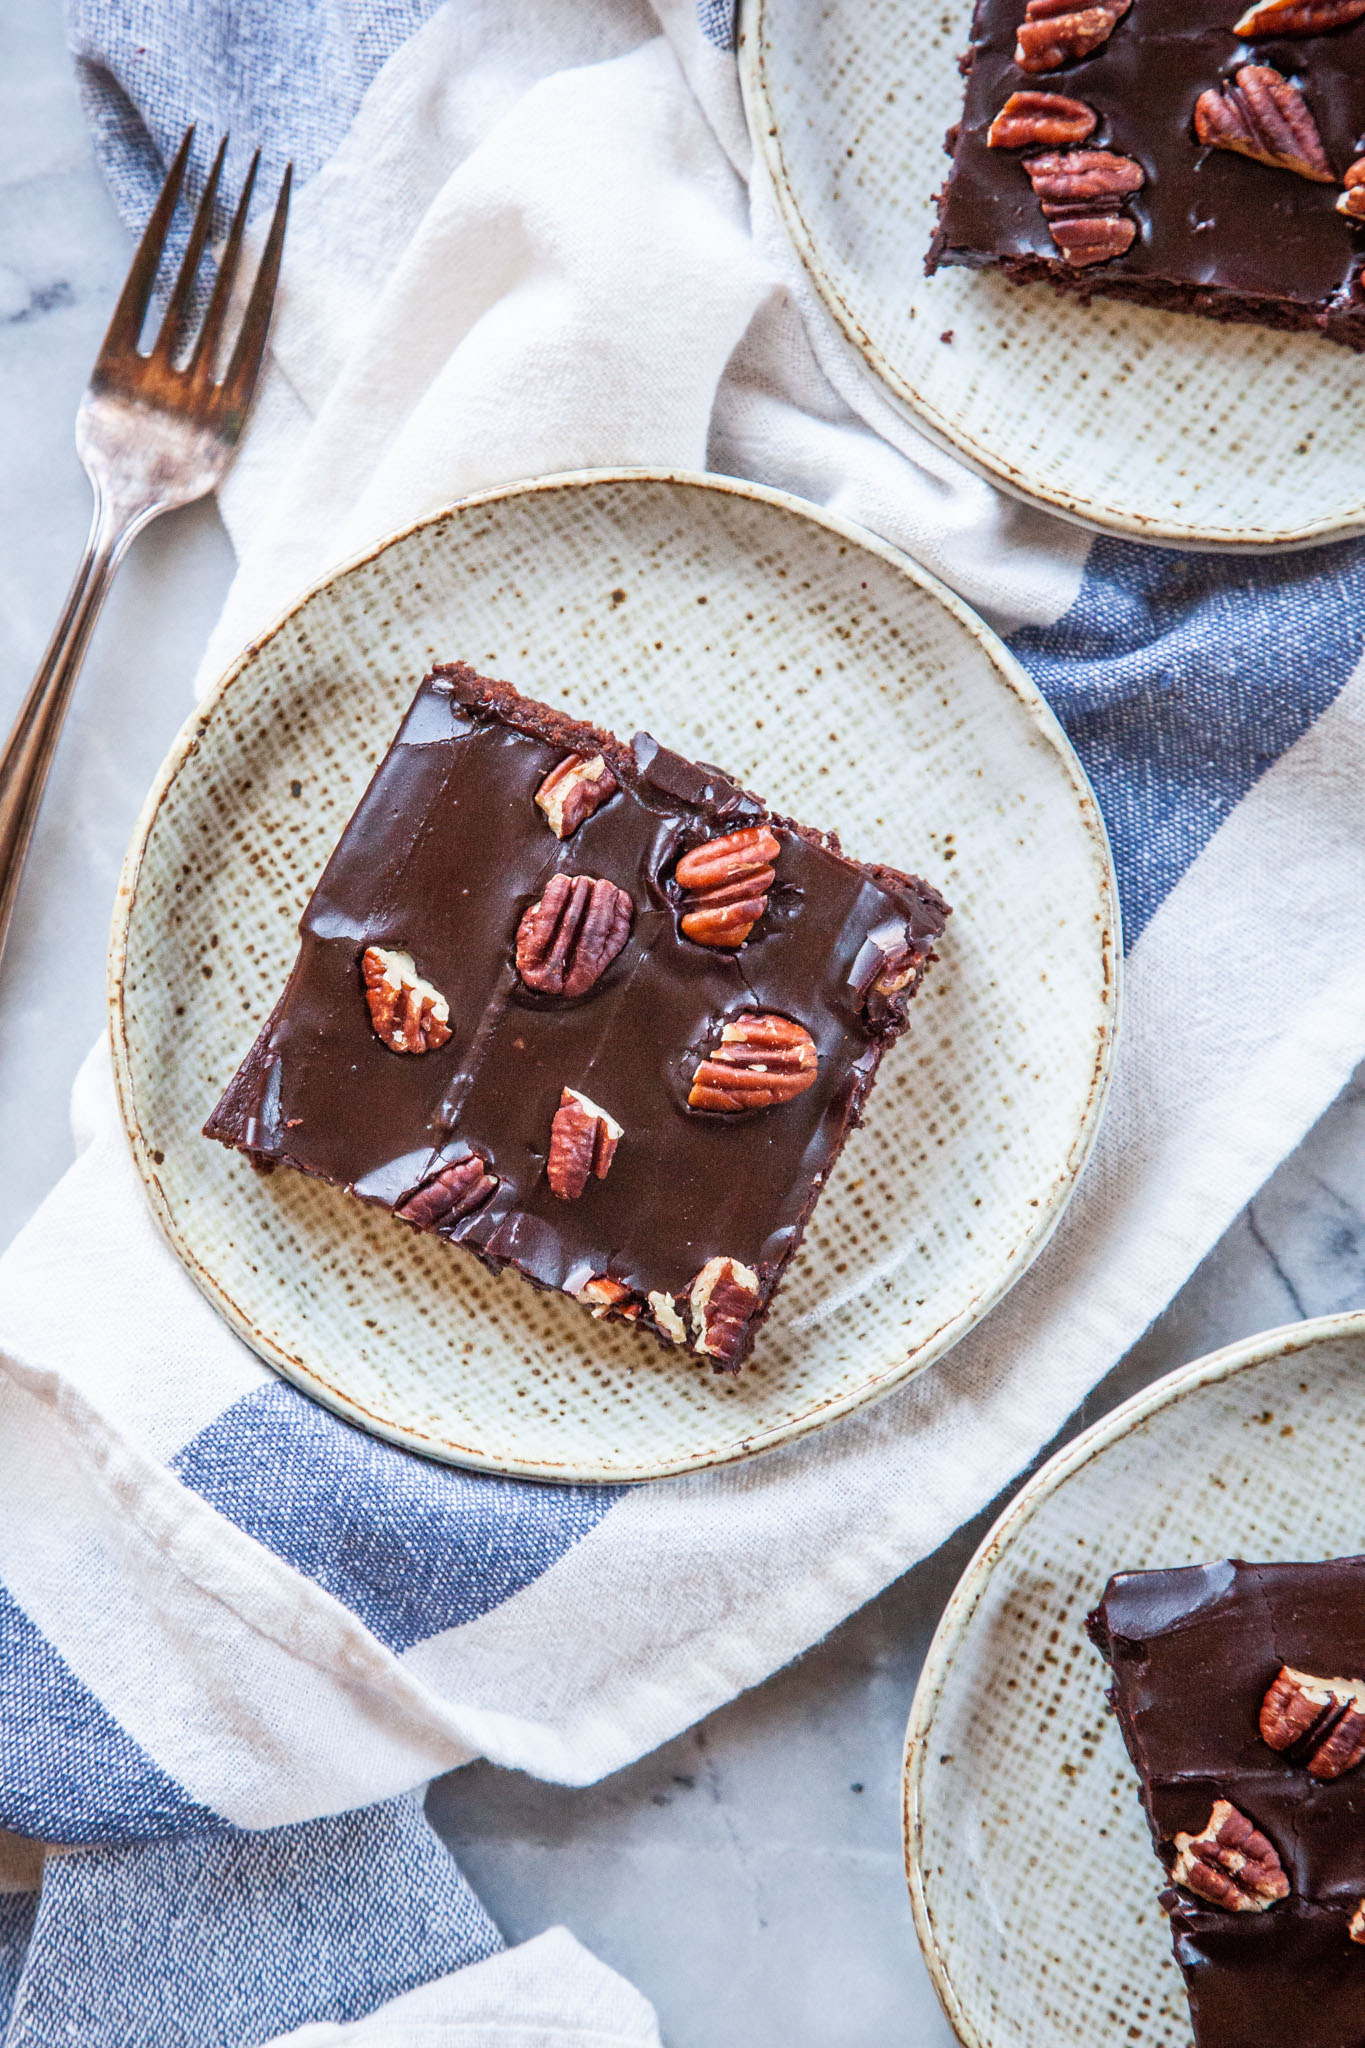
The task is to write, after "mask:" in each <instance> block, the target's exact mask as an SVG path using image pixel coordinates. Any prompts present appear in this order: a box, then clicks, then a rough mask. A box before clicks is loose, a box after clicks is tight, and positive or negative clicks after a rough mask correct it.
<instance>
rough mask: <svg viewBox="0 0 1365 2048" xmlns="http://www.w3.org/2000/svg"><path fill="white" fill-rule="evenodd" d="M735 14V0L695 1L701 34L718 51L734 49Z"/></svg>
mask: <svg viewBox="0 0 1365 2048" xmlns="http://www.w3.org/2000/svg"><path fill="white" fill-rule="evenodd" d="M735 14H736V6H735V0H697V19H698V20H699V21H700V23H701V32H702V34H703V35H704V36H705V37H706V40H707V42H708V43H714V44H715V46H716V48H717V49H718V50H733V49H734V47H735Z"/></svg>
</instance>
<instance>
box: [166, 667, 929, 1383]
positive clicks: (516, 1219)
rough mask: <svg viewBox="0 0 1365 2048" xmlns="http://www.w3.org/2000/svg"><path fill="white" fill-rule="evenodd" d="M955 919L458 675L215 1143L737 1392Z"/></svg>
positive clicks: (438, 692)
mask: <svg viewBox="0 0 1365 2048" xmlns="http://www.w3.org/2000/svg"><path fill="white" fill-rule="evenodd" d="M947 914H948V912H947V905H946V904H945V903H944V902H943V899H942V898H941V897H940V896H939V895H938V893H937V891H936V890H934V889H933V888H931V887H930V886H929V885H928V884H927V883H925V882H921V881H918V880H916V879H915V878H914V877H912V876H909V875H903V874H900V873H898V872H896V871H895V870H894V869H891V868H886V867H879V866H870V865H865V864H862V863H859V862H856V861H852V860H849V859H847V858H846V857H845V856H844V855H843V854H842V852H841V851H840V849H839V845H838V841H837V839H836V838H835V837H834V836H833V835H832V834H821V833H818V832H814V831H811V830H809V829H808V828H807V827H805V826H802V825H797V824H794V823H793V822H792V821H791V820H789V819H785V818H779V817H775V816H774V815H773V814H772V813H771V812H769V811H768V810H767V809H766V808H765V807H764V805H763V804H761V803H760V802H759V801H758V800H757V799H756V798H754V797H752V796H750V795H749V794H748V793H747V792H745V791H744V790H742V789H740V788H739V787H738V786H737V785H736V784H734V783H733V782H731V781H730V780H729V779H728V778H727V777H726V776H724V775H722V774H721V773H720V772H719V771H718V770H716V769H713V768H710V767H707V766H704V765H699V764H696V763H693V762H689V761H686V760H684V759H682V758H681V757H680V756H678V755H676V754H673V753H670V752H669V751H668V750H667V749H666V748H664V747H661V746H659V745H658V743H657V742H656V741H655V740H653V739H651V738H650V737H649V736H648V735H647V734H644V733H641V734H637V736H636V738H635V739H634V741H633V742H632V743H631V745H629V746H626V745H624V744H623V743H622V742H621V741H619V740H618V739H616V738H614V737H613V736H612V735H611V734H610V733H606V732H602V731H599V730H598V729H597V728H596V727H594V726H591V725H586V724H583V723H580V722H578V721H575V720H572V719H569V718H566V717H564V716H562V715H561V714H560V713H558V712H555V711H552V710H550V709H548V708H547V707H546V706H544V705H542V704H536V703H533V702H531V701H530V700H529V699H527V698H525V697H522V696H520V695H519V694H518V693H517V692H516V690H514V689H513V688H512V687H511V686H510V685H508V684H506V683H498V682H492V681H489V680H487V679H486V678H483V677H480V676H477V675H475V674H474V672H473V671H472V670H471V669H468V668H465V667H463V666H461V665H454V666H448V667H439V668H437V669H436V670H434V671H433V673H432V674H431V675H430V676H428V677H427V679H426V681H425V682H424V683H423V684H422V686H421V688H420V690H419V691H418V693H417V696H416V699H415V700H414V702H413V704H412V707H411V709H410V710H409V712H408V715H407V718H406V720H405V721H404V724H403V726H402V728H401V730H400V731H399V733H398V736H397V738H396V739H395V741H394V743H393V745H392V746H391V747H390V749H389V751H388V753H387V755H386V756H385V758H384V760H383V761H382V763H381V764H380V766H379V769H378V771H377V772H376V774H375V777H374V780H373V781H372V783H371V784H370V787H369V789H368V791H367V792H366V794H365V796H364V798H363V799H362V801H361V803H360V806H359V808H358V810H357V811H356V813H355V815H354V817H353V818H352V819H351V822H350V823H349V825H348V826H347V827H346V830H345V832H344V833H343V835H342V837H341V840H340V843H339V844H338V846H337V848H336V851H335V853H334V854H333V855H332V858H331V860H330V861H329V862H328V865H327V867H326V870H325V871H324V873H323V875H322V878H321V880H320V881H319V883H318V885H317V888H316V889H315V891H314V893H313V896H312V899H311V901H310V902H309V904H308V907H307V909H306V910H305V912H304V916H303V920H302V924H301V928H300V929H301V938H302V944H301V948H300V951H299V955H298V959H297V962H296V964H295V967H294V969H293V972H292V974H291V975H290V978H289V982H288V984H287V986H286V988H285V991H284V993H283V995H282V996H281V998H280V1000H279V1002H278V1003H277V1004H276V1006H275V1009H274V1011H273V1013H272V1014H271V1016H270V1018H269V1019H268V1020H267V1022H266V1024H265V1026H264V1028H263V1029H262V1031H261V1033H260V1036H259V1037H258V1039H257V1041H256V1043H255V1045H254V1046H253V1047H252V1048H251V1050H250V1052H249V1053H248V1055H247V1057H246V1059H245V1060H244V1061H243V1063H242V1066H241V1068H240V1069H239V1071H238V1073H237V1074H236V1076H235V1078H234V1079H233V1080H232V1082H231V1083H230V1085H229V1086H228V1088H227V1091H226V1093H225V1094H224V1096H223V1099H222V1101H221V1102H220V1103H219V1105H218V1107H217V1108H216V1109H215V1110H214V1112H213V1115H212V1116H211V1117H210V1119H209V1121H208V1123H207V1125H206V1126H205V1130H206V1132H207V1134H208V1135H209V1136H210V1137H213V1138H217V1139H219V1140H221V1141H222V1142H223V1143H224V1144H227V1145H231V1146H235V1147H236V1148H237V1149H239V1150H240V1151H242V1152H245V1153H246V1154H247V1155H248V1156H249V1157H250V1158H251V1159H252V1160H253V1161H254V1162H256V1163H257V1164H258V1165H260V1166H263V1167H274V1166H291V1167H295V1168H297V1169H298V1170H300V1171H302V1172H304V1173H310V1174H314V1175H317V1176H318V1177H319V1178H321V1179H323V1180H326V1181H330V1182H333V1183H334V1184H336V1185H338V1186H341V1187H344V1188H347V1189H348V1190H350V1191H351V1192H352V1193H353V1194H355V1195H357V1196H359V1197H360V1198H361V1199H362V1200H364V1201H368V1202H373V1203H377V1204H379V1205H380V1206H381V1207H384V1208H386V1209H389V1210H391V1211H392V1212H393V1214H394V1215H395V1216H397V1217H399V1218H400V1219H401V1220H402V1221H403V1222H405V1223H408V1224H410V1225H412V1226H413V1227H415V1228H417V1229H420V1230H430V1231H436V1232H439V1234H440V1235H441V1236H443V1237H445V1238H447V1239H449V1240H450V1241H451V1242H452V1243H454V1244H458V1245H462V1246H463V1247H464V1248H465V1249H466V1250H468V1251H470V1252H473V1253H475V1254H476V1255H477V1256H478V1257H479V1258H481V1259H482V1260H483V1261H484V1262H485V1264H487V1265H488V1266H490V1267H492V1268H493V1269H494V1270H500V1269H502V1268H503V1267H507V1266H511V1267H513V1268H515V1269H516V1270H517V1271H518V1272H520V1273H521V1274H523V1275H524V1276H525V1277H526V1278H527V1279H529V1280H532V1281H534V1282H536V1283H538V1284H539V1285H541V1286H543V1287H551V1288H559V1289H562V1290H564V1291H565V1292H566V1293H568V1294H570V1295H573V1296H575V1297H577V1298H578V1299H579V1300H581V1301H583V1302H584V1303H585V1304H586V1305H587V1306H588V1307H589V1308H590V1309H591V1310H592V1312H593V1314H594V1315H596V1316H598V1317H599V1318H609V1319H613V1320H617V1321H624V1322H627V1323H630V1324H632V1325H633V1326H634V1327H635V1328H636V1329H637V1330H639V1331H641V1332H642V1333H647V1334H650V1335H652V1336H654V1337H656V1338H657V1339H658V1340H659V1341H660V1342H661V1343H663V1344H665V1345H682V1346H686V1347H688V1348H689V1349H690V1350H692V1351H694V1352H696V1353H699V1354H700V1355H702V1356H703V1357H706V1358H709V1359H710V1360H711V1362H712V1363H713V1365H714V1366H715V1367H716V1369H717V1370H730V1371H735V1370H738V1368H739V1366H740V1365H741V1364H742V1362H743V1360H744V1358H745V1357H746V1356H747V1354H748V1352H749V1350H750V1348H751V1346H752V1343H753V1339H754V1335H755V1332H756V1331H757V1328H758V1326H759V1324H760V1322H761V1321H762V1319H763V1317H764V1315H765V1314H766V1313H767V1310H768V1306H769V1303H770V1302H771V1300H772V1296H773V1292H774V1290H775V1289H776V1287H777V1285H778V1283H779V1281H780V1280H781V1278H782V1275H783V1273H784V1272H785V1270H786V1268H787V1266H788V1265H789V1263H790V1261H791V1258H792V1256H793V1254H794V1252H795V1250H796V1247H797V1245H798V1243H799V1242H800V1238H801V1233H802V1231H803V1230H804V1228H805V1225H806V1223H807V1221H808V1220H809V1217H810V1214H811V1211H812V1209H813V1208H814V1206H815V1203H816V1201H817V1199H818V1198H819V1195H820V1192H821V1190H822V1188H823V1187H824V1185H825V1181H826V1179H827V1177H828V1175H829V1173H830V1170H831V1168H832V1167H833V1165H834V1162H835V1160H836V1159H837V1158H838V1155H839V1152H840V1149H841V1147H842V1145H843V1143H844V1140H845V1138H846V1136H847V1134H848V1132H849V1130H850V1129H851V1128H852V1127H853V1125H854V1124H855V1123H856V1122H857V1120H858V1118H859V1115H860V1112H861V1110H862V1107H863V1105H864V1103H865V1101H866V1099H867V1094H868V1090H869V1089H870V1087H871V1086H872V1082H873V1078H874V1076H875V1074H876V1071H877V1067H878V1064H879V1062H880V1060H881V1057H882V1053H883V1051H884V1050H885V1048H886V1046H887V1045H888V1044H889V1043H890V1042H891V1041H892V1040H893V1039H894V1038H895V1037H896V1036H897V1035H898V1034H899V1033H900V1031H901V1030H902V1029H903V1028H904V1026H905V1022H906V1004H907V1002H908V1001H909V999H910V997H911V996H912V995H913V994H914V992H915V990H916V988H917V987H918V985H919V983H920V980H921V978H922V976H923V974H924V971H925V967H926V965H927V963H928V961H929V960H930V959H931V958H932V957H933V950H932V949H933V944H934V941H935V940H936V939H937V938H938V937H939V935H940V934H941V933H942V931H943V929H944V921H945V918H946V916H947Z"/></svg>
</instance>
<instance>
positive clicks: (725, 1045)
mask: <svg viewBox="0 0 1365 2048" xmlns="http://www.w3.org/2000/svg"><path fill="white" fill-rule="evenodd" d="M819 1064H820V1058H819V1054H818V1053H817V1052H816V1050H815V1040H814V1039H813V1038H812V1037H811V1035H810V1033H809V1031H807V1029H806V1027H805V1025H804V1024H794V1023H793V1022H792V1020H791V1018H790V1017H776V1016H773V1015H772V1014H771V1013H770V1012H769V1011H766V1010H746V1012H745V1013H744V1015H743V1016H742V1017H736V1018H735V1019H733V1021H732V1022H731V1023H729V1024H726V1025H723V1026H722V1028H721V1034H720V1043H719V1045H718V1046H717V1047H716V1049H715V1051H714V1052H712V1053H708V1054H707V1056H706V1058H705V1059H703V1060H701V1061H700V1062H699V1063H698V1066H697V1071H696V1073H695V1074H694V1075H693V1076H692V1086H691V1088H690V1090H689V1091H688V1097H687V1106H688V1108H689V1109H714V1110H727V1111H731V1112H735V1113H740V1112H743V1111H745V1110H754V1109H773V1108H775V1107H776V1106H777V1105H778V1104H779V1103H782V1102H791V1101H793V1100H794V1099H795V1097H796V1096H798V1095H804V1094H805V1092H806V1090H807V1089H808V1088H809V1087H810V1085H811V1083H812V1082H813V1081H814V1079H815V1076H816V1073H817V1071H818V1068H819Z"/></svg>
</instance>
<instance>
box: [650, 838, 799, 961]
mask: <svg viewBox="0 0 1365 2048" xmlns="http://www.w3.org/2000/svg"><path fill="white" fill-rule="evenodd" d="M781 851H782V844H781V841H780V840H779V839H777V838H776V837H775V836H774V834H773V833H771V832H770V831H769V830H768V828H767V826H766V825H750V826H749V827H747V829H746V830H745V831H743V832H727V833H725V834H724V836H723V837H722V838H719V839H708V840H707V841H706V842H705V844H704V845H702V846H694V847H693V849H692V851H691V853H685V854H684V855H683V857H682V859H681V860H680V861H679V862H678V865H677V867H676V868H675V869H674V870H673V873H674V877H675V879H676V881H677V883H678V886H679V887H680V888H681V889H683V890H684V891H685V892H686V897H687V903H686V908H685V909H684V911H683V914H682V919H681V924H682V930H683V936H684V938H688V939H694V940H695V941H696V943H697V944H698V945H699V946H719V947H723V948H724V949H725V950H726V951H729V952H734V951H736V950H737V949H738V948H739V947H740V946H742V945H743V944H744V941H745V940H746V939H747V938H748V936H749V934H750V932H751V931H752V930H753V928H754V926H755V925H756V924H757V923H758V920H759V919H760V917H762V915H763V913H764V911H765V910H766V909H767V907H768V891H769V889H771V888H772V885H773V882H774V881H775V880H776V876H777V870H776V868H775V867H774V866H773V862H774V861H775V860H776V859H777V856H778V854H779V853H781Z"/></svg>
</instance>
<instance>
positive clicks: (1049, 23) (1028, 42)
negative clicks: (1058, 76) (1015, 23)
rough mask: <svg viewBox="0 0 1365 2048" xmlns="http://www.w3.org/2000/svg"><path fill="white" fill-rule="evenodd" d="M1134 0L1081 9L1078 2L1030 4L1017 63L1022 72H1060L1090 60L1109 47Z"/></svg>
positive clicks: (1033, 0) (1102, 1) (1103, 0)
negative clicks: (1104, 46)
mask: <svg viewBox="0 0 1365 2048" xmlns="http://www.w3.org/2000/svg"><path fill="white" fill-rule="evenodd" d="M1132 4H1133V0H1097V4H1096V5H1094V6H1091V7H1077V5H1076V0H1028V6H1027V8H1026V9H1025V12H1024V19H1023V21H1022V22H1021V23H1020V25H1019V40H1018V42H1017V43H1016V44H1015V47H1014V61H1015V63H1016V64H1017V65H1018V66H1019V69H1020V70H1021V71H1028V72H1030V73H1032V72H1037V71H1056V70H1058V69H1059V68H1060V67H1061V66H1062V65H1063V64H1070V63H1071V62H1072V61H1073V59H1075V58H1077V57H1088V56H1089V55H1090V52H1091V51H1092V50H1098V49H1099V47H1100V44H1101V43H1107V42H1108V40H1109V38H1110V36H1112V35H1113V33H1114V30H1115V29H1116V28H1117V27H1118V25H1119V23H1120V22H1121V21H1122V20H1123V17H1124V15H1125V14H1126V13H1127V12H1128V9H1129V8H1130V7H1131V6H1132Z"/></svg>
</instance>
